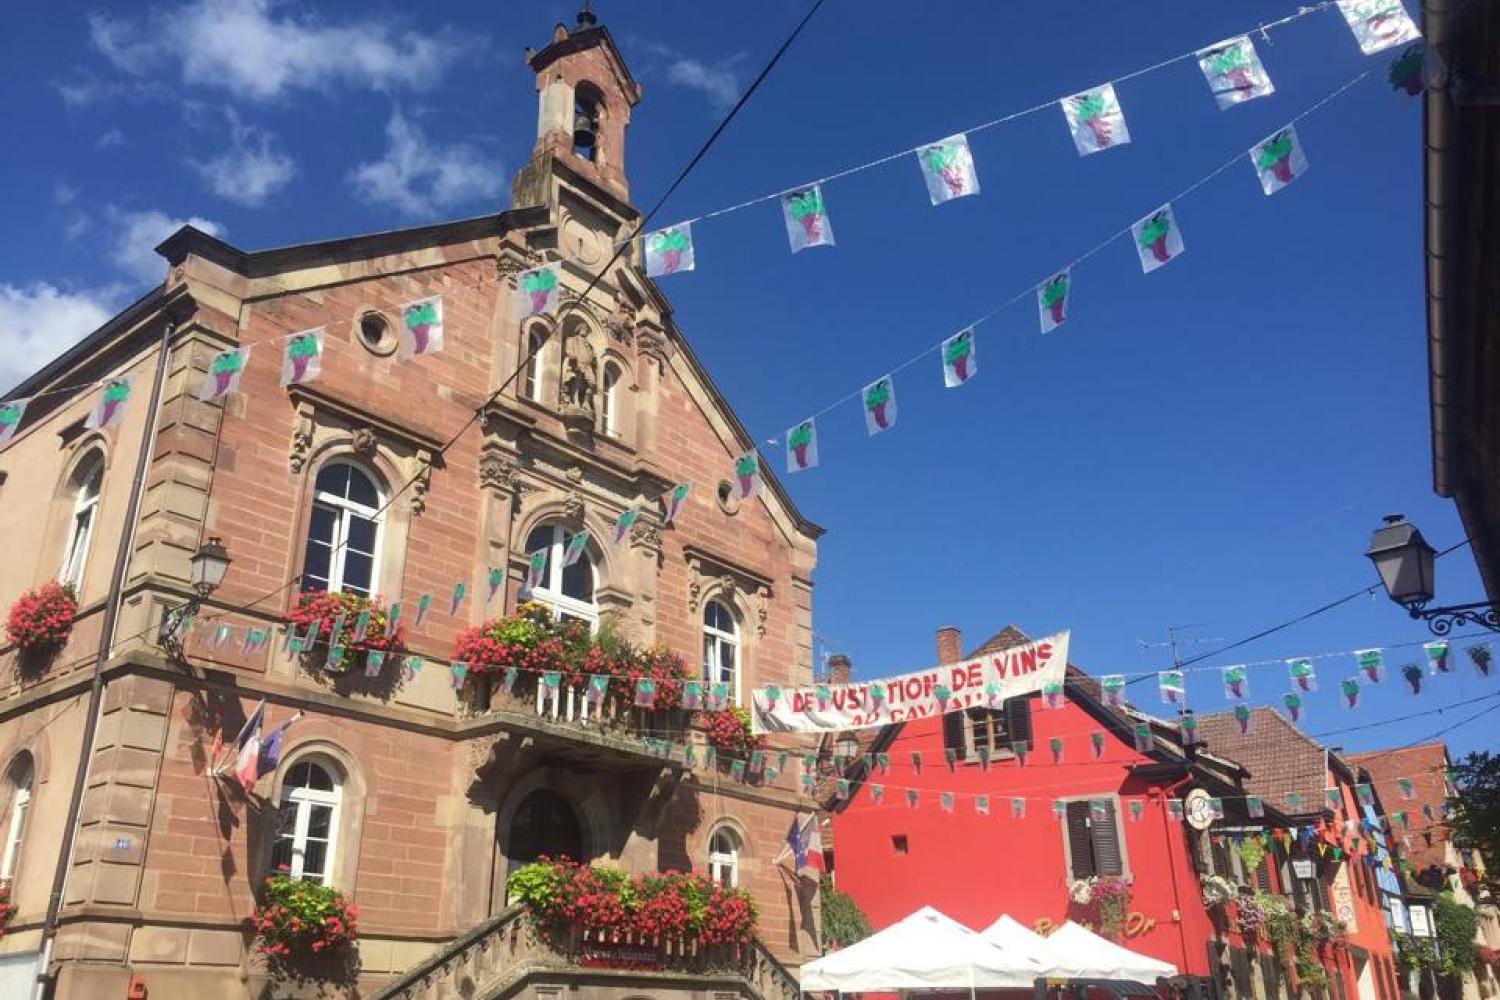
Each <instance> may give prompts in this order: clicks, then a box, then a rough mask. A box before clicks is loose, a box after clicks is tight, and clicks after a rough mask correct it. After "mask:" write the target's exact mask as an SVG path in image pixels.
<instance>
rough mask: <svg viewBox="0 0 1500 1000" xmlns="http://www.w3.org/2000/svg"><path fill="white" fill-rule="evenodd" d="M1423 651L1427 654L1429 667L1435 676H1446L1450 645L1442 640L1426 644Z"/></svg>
mask: <svg viewBox="0 0 1500 1000" xmlns="http://www.w3.org/2000/svg"><path fill="white" fill-rule="evenodd" d="M1422 651H1423V652H1425V653H1426V654H1427V666H1428V667H1429V668H1430V669H1431V670H1432V672H1433V673H1434V674H1446V673H1448V671H1449V669H1450V668H1449V666H1448V643H1447V642H1445V641H1444V640H1442V639H1438V640H1437V641H1435V642H1429V643H1424V644H1423V646H1422Z"/></svg>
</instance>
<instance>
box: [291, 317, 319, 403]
mask: <svg viewBox="0 0 1500 1000" xmlns="http://www.w3.org/2000/svg"><path fill="white" fill-rule="evenodd" d="M323 333H324V331H323V328H322V327H318V329H316V330H303V331H302V332H301V333H294V334H292V335H291V336H290V337H288V338H286V346H285V347H284V348H282V351H281V387H282V388H283V389H285V388H286V387H287V386H289V385H301V384H303V383H304V382H316V381H317V380H318V379H319V378H320V377H322V375H323Z"/></svg>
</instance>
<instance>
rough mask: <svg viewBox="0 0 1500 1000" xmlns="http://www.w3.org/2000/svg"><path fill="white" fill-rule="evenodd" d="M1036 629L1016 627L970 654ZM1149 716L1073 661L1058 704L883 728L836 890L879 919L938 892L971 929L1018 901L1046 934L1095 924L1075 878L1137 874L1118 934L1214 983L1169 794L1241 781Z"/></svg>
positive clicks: (1035, 703)
mask: <svg viewBox="0 0 1500 1000" xmlns="http://www.w3.org/2000/svg"><path fill="white" fill-rule="evenodd" d="M1024 641H1026V640H1025V638H1024V637H1023V636H1022V635H1021V634H1020V633H1019V632H1017V631H1016V630H1014V629H1006V630H1005V631H1003V632H1001V633H1000V634H998V635H996V636H995V637H994V638H992V639H991V640H989V641H988V642H986V643H985V644H983V645H982V646H981V647H979V648H978V649H977V650H975V651H974V652H973V653H971V654H970V655H969V657H967V659H973V658H977V657H983V656H985V655H987V654H990V653H993V652H996V651H998V650H1001V649H1004V648H1006V647H1008V646H1011V645H1015V644H1017V643H1020V642H1024ZM938 654H939V660H940V661H941V662H943V663H953V662H958V661H960V660H962V659H966V658H965V657H963V656H962V655H961V638H960V636H959V634H958V632H957V630H954V629H944V630H942V631H940V632H939V633H938ZM1142 718H1143V717H1135V716H1131V715H1128V714H1126V713H1125V712H1123V711H1121V710H1118V709H1113V708H1109V707H1107V706H1105V705H1104V704H1103V702H1102V700H1101V698H1100V692H1099V689H1098V686H1097V684H1096V682H1094V681H1093V680H1092V679H1091V678H1089V677H1088V676H1086V675H1084V674H1082V673H1081V672H1078V671H1077V670H1076V669H1074V668H1071V667H1070V668H1069V675H1068V680H1067V683H1066V685H1065V702H1064V704H1063V705H1062V706H1061V707H1060V708H1056V709H1048V708H1043V707H1042V699H1041V697H1040V696H1038V695H1032V696H1030V697H1028V698H1017V699H1011V700H1010V701H1008V702H1007V703H1006V705H1005V707H1004V709H1003V710H1001V711H993V712H991V711H987V710H979V711H972V710H971V711H969V712H964V713H950V714H948V715H946V716H943V717H941V718H937V719H925V720H921V721H916V722H909V723H905V724H900V725H894V726H890V727H887V728H886V729H885V730H882V731H881V733H880V735H879V736H878V737H877V738H876V739H875V740H874V741H873V743H872V744H871V745H870V747H869V753H870V754H871V755H876V757H877V759H878V755H880V754H884V755H885V756H886V758H887V759H888V762H889V766H888V769H887V770H886V772H885V773H882V772H881V770H880V768H879V767H878V766H876V767H873V768H872V769H871V771H870V773H869V775H868V777H867V778H865V779H864V780H861V781H858V782H855V783H854V787H853V788H852V789H851V790H850V794H849V797H848V800H847V801H846V802H842V803H837V804H836V805H835V808H834V812H833V820H832V823H833V833H834V843H835V845H836V847H835V854H836V872H835V875H836V879H837V884H838V887H839V888H840V889H841V890H843V891H844V892H846V893H848V894H849V895H851V896H852V897H853V898H854V900H855V901H856V902H858V903H859V905H860V906H861V907H862V908H863V909H864V911H865V912H866V914H868V916H869V917H870V920H871V923H872V924H873V925H874V926H875V927H877V928H879V927H885V926H888V925H889V924H891V923H893V922H894V921H896V920H898V919H900V918H901V917H903V916H906V915H907V914H909V913H911V912H912V911H914V910H916V909H917V908H918V907H920V906H922V905H925V904H930V905H933V906H935V907H937V908H938V909H939V910H941V911H943V912H944V913H946V914H948V915H949V916H951V917H953V918H954V919H956V920H958V921H960V922H962V923H965V924H967V925H968V926H970V927H975V928H983V927H985V926H987V925H989V924H990V923H991V922H993V921H994V920H995V919H996V918H997V917H999V916H1000V915H1001V914H1002V913H1008V914H1010V915H1011V916H1012V917H1014V918H1015V919H1016V920H1019V921H1020V922H1021V923H1023V924H1025V925H1027V926H1031V927H1034V928H1036V929H1038V930H1041V931H1045V930H1048V929H1049V928H1050V927H1053V926H1057V925H1060V924H1062V922H1063V921H1065V920H1068V919H1073V920H1076V921H1079V922H1084V923H1090V924H1093V925H1095V926H1096V927H1097V926H1098V925H1099V923H1100V920H1101V916H1100V911H1099V907H1098V905H1097V904H1096V903H1092V902H1091V903H1088V904H1080V903H1079V902H1077V901H1076V900H1075V899H1074V898H1073V897H1072V896H1071V895H1070V886H1076V885H1077V883H1080V882H1083V881H1085V880H1089V879H1096V880H1099V882H1101V883H1113V882H1114V881H1115V880H1118V879H1126V880H1128V881H1129V883H1130V888H1129V898H1128V902H1127V903H1126V905H1125V907H1124V913H1125V916H1124V920H1123V925H1122V926H1121V927H1120V928H1119V929H1118V936H1119V938H1120V940H1121V941H1122V943H1124V944H1125V945H1126V946H1127V947H1129V948H1131V949H1133V950H1136V951H1139V952H1141V953H1143V954H1147V955H1150V956H1152V957H1154V958H1159V959H1162V960H1163V961H1167V962H1171V963H1172V964H1173V965H1175V966H1177V968H1178V970H1179V973H1181V974H1182V975H1184V976H1187V977H1193V978H1194V979H1195V980H1197V982H1198V983H1200V984H1202V985H1203V986H1205V987H1206V986H1207V985H1208V983H1209V982H1211V976H1212V975H1213V971H1214V970H1213V969H1212V968H1211V963H1210V956H1211V952H1210V950H1209V944H1210V942H1211V940H1212V939H1213V937H1214V927H1213V924H1212V921H1211V919H1210V914H1209V913H1208V911H1207V909H1206V908H1205V907H1204V905H1203V898H1202V890H1201V888H1200V885H1199V881H1198V877H1197V875H1196V874H1195V865H1194V857H1193V844H1192V842H1191V839H1190V837H1189V833H1188V830H1187V828H1186V826H1185V825H1184V823H1183V822H1182V821H1181V820H1180V819H1177V818H1173V817H1172V816H1171V815H1170V814H1169V811H1168V806H1167V801H1168V800H1169V799H1180V798H1182V797H1183V796H1184V795H1185V794H1186V793H1187V792H1188V791H1189V790H1190V789H1191V788H1194V787H1205V788H1206V789H1207V790H1208V791H1209V792H1210V794H1212V795H1215V796H1226V797H1227V796H1231V795H1235V794H1241V791H1240V789H1238V788H1237V787H1235V785H1234V784H1233V781H1234V780H1235V778H1236V775H1237V770H1236V768H1234V766H1233V765H1215V764H1214V763H1213V762H1211V761H1205V760H1194V759H1193V758H1192V757H1191V756H1189V755H1188V754H1187V753H1185V752H1184V751H1183V749H1182V748H1181V747H1180V746H1179V745H1178V744H1177V743H1176V742H1175V731H1174V730H1172V729H1170V728H1168V727H1166V726H1163V725H1160V724H1156V723H1152V722H1150V721H1146V722H1145V724H1146V725H1147V726H1149V727H1150V730H1151V734H1152V735H1151V739H1150V741H1149V742H1150V745H1149V748H1148V749H1144V750H1138V749H1137V748H1136V747H1137V742H1136V732H1135V729H1136V726H1137V725H1140V724H1142V723H1141V719H1142ZM1018 744H1026V745H1029V746H1027V747H1018V746H1017V745H1018ZM1018 749H1025V750H1026V752H1025V753H1024V754H1018V753H1017V750H1018ZM913 754H918V755H920V757H921V760H922V763H921V765H920V767H918V765H917V764H916V763H915V762H914V760H913V758H912V755H913ZM986 755H988V756H989V762H988V764H987V765H986V764H985V763H984V760H983V758H984V756H986ZM1022 756H1024V758H1025V759H1024V761H1023V760H1022V759H1021V757H1022ZM877 789H878V790H877ZM911 792H915V793H916V804H915V807H913V806H912V805H911V804H910V794H911ZM877 796H878V797H879V801H876V798H877ZM984 796H987V797H988V801H987V802H986V801H985V799H984V798H983V797H984ZM1017 800H1020V801H1022V802H1024V815H1018V812H1019V809H1020V807H1018V806H1017V805H1016V803H1017ZM986 806H987V813H986V811H983V810H984V809H985V807H986Z"/></svg>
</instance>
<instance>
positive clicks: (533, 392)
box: [521, 326, 547, 403]
mask: <svg viewBox="0 0 1500 1000" xmlns="http://www.w3.org/2000/svg"><path fill="white" fill-rule="evenodd" d="M537 341H540V349H539V350H537V352H536V354H535V355H532V354H531V352H532V350H533V349H535V348H537V347H538V344H537V343H536V342H537ZM528 355H530V356H531V360H530V362H528V363H527V365H526V369H525V371H523V372H522V373H521V398H522V399H529V400H531V401H532V402H533V403H540V402H541V401H542V394H543V392H544V391H545V390H544V389H543V384H544V377H545V376H546V374H547V330H546V328H545V327H541V326H532V327H531V328H530V329H529V330H527V331H526V336H525V337H524V338H523V340H522V342H521V358H522V359H523V360H524V359H525V358H526V357H527V356H528Z"/></svg>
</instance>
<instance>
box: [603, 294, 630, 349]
mask: <svg viewBox="0 0 1500 1000" xmlns="http://www.w3.org/2000/svg"><path fill="white" fill-rule="evenodd" d="M604 327H605V329H607V330H608V331H609V335H610V336H611V337H613V338H615V339H616V340H618V341H619V342H620V343H622V344H628V343H630V342H631V341H632V340H634V339H635V310H634V309H632V308H630V306H629V305H627V304H626V303H625V302H622V301H616V302H615V311H614V313H613V314H611V315H610V317H609V319H607V320H605V321H604Z"/></svg>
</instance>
